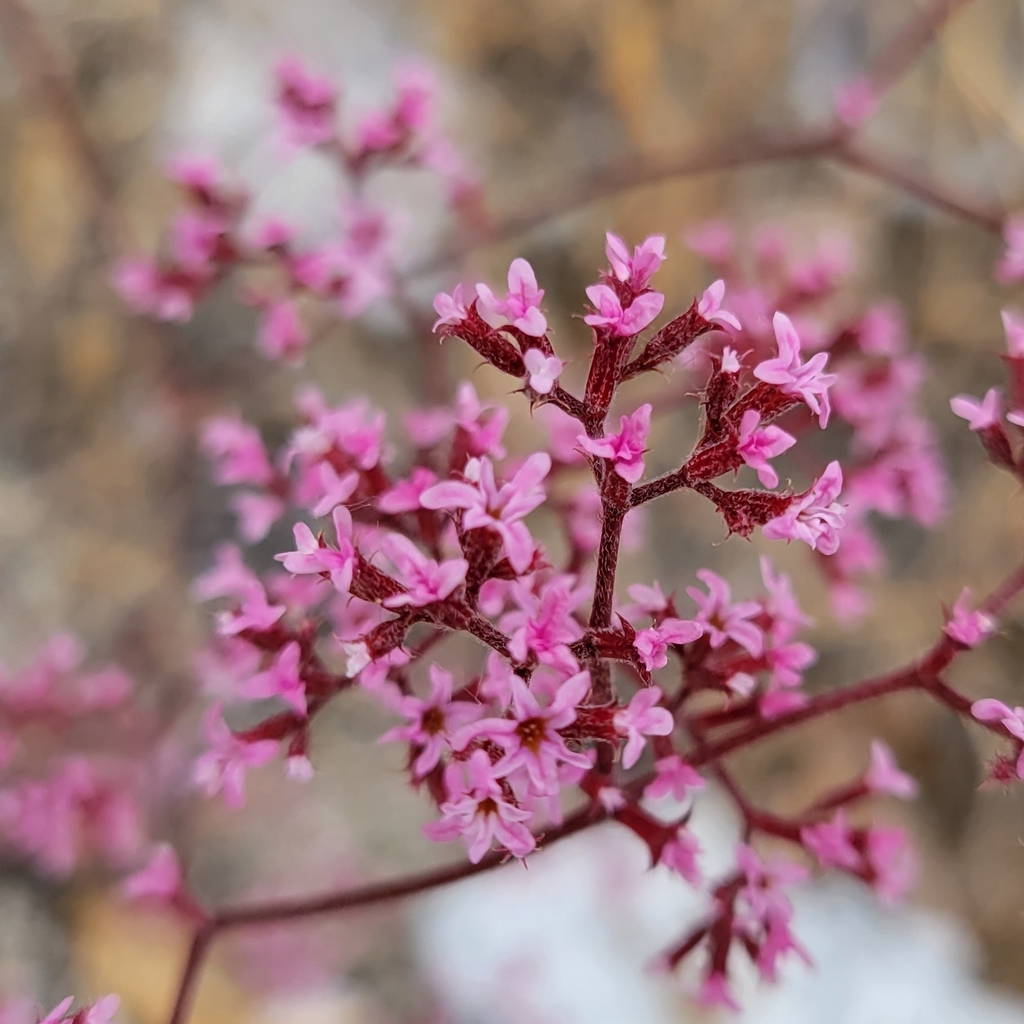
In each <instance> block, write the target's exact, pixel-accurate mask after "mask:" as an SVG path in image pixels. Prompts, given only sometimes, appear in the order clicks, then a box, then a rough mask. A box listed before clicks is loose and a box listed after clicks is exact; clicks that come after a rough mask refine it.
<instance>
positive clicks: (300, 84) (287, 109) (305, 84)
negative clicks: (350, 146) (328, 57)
mask: <svg viewBox="0 0 1024 1024" xmlns="http://www.w3.org/2000/svg"><path fill="white" fill-rule="evenodd" d="M274 75H275V77H276V78H277V90H278V91H277V112H278V119H279V124H280V131H281V133H282V136H283V138H284V139H285V141H286V142H287V143H289V144H290V145H293V146H319V145H322V144H323V143H326V142H330V141H331V140H332V139H333V138H334V136H335V128H334V107H335V103H336V102H337V99H338V90H337V87H336V86H335V84H334V83H333V82H332V81H331V80H330V79H329V78H327V77H325V76H319V75H314V74H311V73H310V72H309V71H307V70H306V68H305V67H304V66H303V64H302V61H301V60H300V59H299V58H298V57H293V56H288V57H284V58H282V59H281V60H280V61H278V64H277V67H276V68H275V69H274Z"/></svg>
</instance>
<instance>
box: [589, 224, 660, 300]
mask: <svg viewBox="0 0 1024 1024" xmlns="http://www.w3.org/2000/svg"><path fill="white" fill-rule="evenodd" d="M604 237H605V246H604V251H605V255H606V256H607V257H608V265H609V267H611V271H612V273H613V274H614V275H615V277H617V278H618V279H619V280H620V281H623V282H628V283H629V286H630V288H632V289H633V291H634V292H641V291H643V290H644V289H645V288H646V287H647V284H648V282H649V281H650V280H651V278H652V277H653V276H654V274H655V272H656V271H657V269H658V268H659V267H660V266H661V265H662V263H664V262H665V237H664V235H650V236H649V237H647V238H645V239H644V240H643V242H641V243H640V245H638V246H636V247H635V248H634V249H633V255H632V256H630V255H629V248H628V247H627V245H626V243H625V242H624V241H623V240H622V239H621V238H620V237H619V236H618V235H614V234H612V232H610V231H608V232H607V233H606V234H605V236H604Z"/></svg>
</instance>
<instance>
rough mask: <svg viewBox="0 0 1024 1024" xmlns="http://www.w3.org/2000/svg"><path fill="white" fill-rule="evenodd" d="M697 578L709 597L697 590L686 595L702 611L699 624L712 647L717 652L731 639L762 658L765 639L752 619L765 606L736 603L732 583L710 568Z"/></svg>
mask: <svg viewBox="0 0 1024 1024" xmlns="http://www.w3.org/2000/svg"><path fill="white" fill-rule="evenodd" d="M697 579H699V580H700V581H701V582H702V583H703V584H704V585H705V586H706V587H707V588H708V592H707V593H706V594H705V593H704V592H703V591H701V590H699V589H698V588H697V587H687V588H686V592H687V594H689V595H690V597H691V598H692V599H693V600H694V601H695V602H696V604H697V606H698V607H699V608H700V611H699V612H698V614H697V622H699V623H700V624H701V626H703V628H704V634H705V635H706V636H707V637H708V640H709V641H710V643H711V647H712V648H713V649H715V650H717V649H718V648H719V647H721V646H722V645H723V644H724V643H725V642H726V641H727V640H733V641H734V642H735V643H737V644H739V645H740V647H743V648H744V649H745V650H746V651H748V652H749V653H750V654H751V655H752V656H753V657H755V658H757V657H760V655H761V651H762V650H763V649H764V637H763V635H762V634H761V630H760V629H759V628H758V627H757V626H756V625H755V624H754V623H753V622H751V621H750V620H751V619H752V618H754V617H755V616H756V615H758V614H759V613H760V611H761V606H760V605H759V604H758V603H757V602H756V601H736V602H733V600H732V592H731V591H730V589H729V584H728V583H726V582H725V580H724V579H722V577H721V576H719V575H718V573H716V572H712V571H711V570H710V569H698V570H697Z"/></svg>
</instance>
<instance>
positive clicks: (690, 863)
mask: <svg viewBox="0 0 1024 1024" xmlns="http://www.w3.org/2000/svg"><path fill="white" fill-rule="evenodd" d="M699 854H700V843H698V842H697V837H696V836H695V835H694V834H693V833H692V832H691V831H690V830H689V829H688V828H686V826H685V825H680V826H679V828H678V829H677V830H676V834H675V835H674V836H673V837H672V838H671V839H670V840H669V841H668V842H667V843H666V844H665V845H664V846H663V847H662V848H661V854H660V855H659V857H658V863H659V864H664V865H665V867H667V868H669V869H670V870H672V871H674V872H675V873H676V874H677V875H679V876H680V877H681V878H683V879H685V880H686V881H687V882H689V883H690V885H700V881H701V876H700V867H699V865H698V864H697V856H698V855H699Z"/></svg>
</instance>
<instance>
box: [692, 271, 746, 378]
mask: <svg viewBox="0 0 1024 1024" xmlns="http://www.w3.org/2000/svg"><path fill="white" fill-rule="evenodd" d="M724 298H725V282H724V281H723V280H721V279H719V280H717V281H714V282H713V283H712V284H710V285H708V287H707V288H706V289H705V290H704V294H703V295H702V296H701V297H700V302H698V303H697V312H698V313H699V314H700V315H701V316H702V317H703V318H704V319H705V320H707V322H708V323H709V324H718V325H719V326H720V327H723V326H724V327H731V328H732V329H733V330H734V331H740V330H742V329H743V327H742V325H741V324H740V322H739V320H737V319H736V317H734V316H733V315H732V313H730V312H728V310H725V309H722V299H724ZM722 365H723V368H724V365H725V357H724V354H723V358H722ZM733 372H735V371H733Z"/></svg>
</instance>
